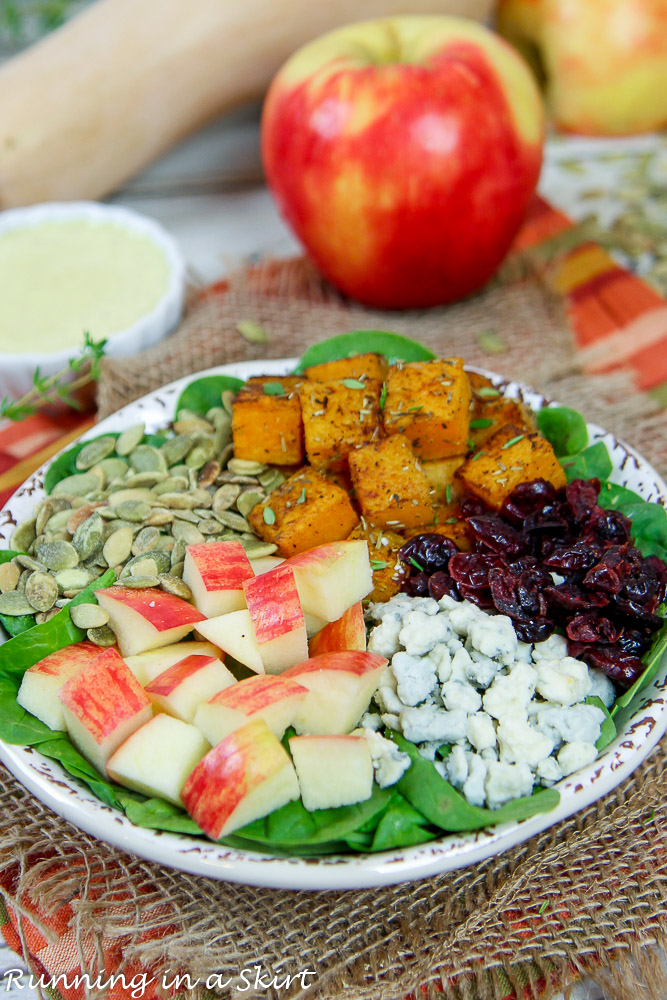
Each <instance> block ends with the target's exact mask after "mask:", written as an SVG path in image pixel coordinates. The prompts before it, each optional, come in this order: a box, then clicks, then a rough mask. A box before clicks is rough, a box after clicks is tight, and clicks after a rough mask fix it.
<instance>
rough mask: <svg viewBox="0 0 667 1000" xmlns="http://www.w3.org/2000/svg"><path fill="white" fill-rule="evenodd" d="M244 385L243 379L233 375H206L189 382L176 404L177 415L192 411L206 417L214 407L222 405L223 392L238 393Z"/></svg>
mask: <svg viewBox="0 0 667 1000" xmlns="http://www.w3.org/2000/svg"><path fill="white" fill-rule="evenodd" d="M242 385H243V379H240V378H234V376H233V375H204V376H203V377H202V378H196V379H195V380H194V381H193V382H189V383H188V384H187V385H186V387H185V389H184V390H183V392H182V393H181V395H180V396H179V397H178V402H177V403H176V410H175V413H176V415H177V416H178V414H179V413H180V412H181V410H190V411H191V412H192V413H196V414H197V415H198V416H200V417H205V416H206V414H207V413H208V411H209V410H211V409H212V408H213V407H214V406H221V405H222V394H223V392H229V391H230V390H231V391H232V392H233V393H237V392H238V391H239V389H240V388H241V386H242Z"/></svg>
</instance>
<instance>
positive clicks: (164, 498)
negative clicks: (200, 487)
mask: <svg viewBox="0 0 667 1000" xmlns="http://www.w3.org/2000/svg"><path fill="white" fill-rule="evenodd" d="M160 503H161V504H164V506H165V507H170V508H171V509H172V510H191V509H192V508H193V507H198V506H199V504H198V503H197V502H196V500H195V499H194V498H193V497H192V496H191V495H190V494H189V493H161V494H160Z"/></svg>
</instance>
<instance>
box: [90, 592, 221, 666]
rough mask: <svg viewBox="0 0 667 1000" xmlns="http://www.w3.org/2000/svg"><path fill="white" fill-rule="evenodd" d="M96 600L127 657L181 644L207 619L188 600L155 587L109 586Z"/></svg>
mask: <svg viewBox="0 0 667 1000" xmlns="http://www.w3.org/2000/svg"><path fill="white" fill-rule="evenodd" d="M95 597H96V598H97V600H98V601H99V603H100V606H101V607H102V608H104V610H105V611H106V612H107V614H108V615H109V624H110V625H111V628H112V629H113V631H114V633H115V635H116V639H117V640H118V645H119V647H120V651H121V653H122V655H123V656H132V655H134V654H135V653H143V652H145V651H146V650H147V649H157V648H158V646H168V645H169V643H171V642H178V640H179V639H182V638H183V637H184V636H186V635H187V634H188V632H191V631H192V629H193V628H194V627H195V625H197V624H198V623H199V622H201V621H203V620H204V615H203V614H202V613H201V611H197V609H196V608H193V606H192V605H191V604H188V602H187V601H183V600H182V599H181V598H180V597H175V596H174V595H173V594H167V593H165V591H164V590H157V588H155V587H146V588H144V589H142V590H134V589H133V588H131V587H116V586H114V587H108V588H107V589H106V590H96V591H95Z"/></svg>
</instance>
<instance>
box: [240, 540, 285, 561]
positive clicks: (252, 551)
mask: <svg viewBox="0 0 667 1000" xmlns="http://www.w3.org/2000/svg"><path fill="white" fill-rule="evenodd" d="M241 545H242V546H243V548H244V550H245V554H246V555H247V557H248V559H261V558H262V557H263V556H272V555H273V553H274V552H276V551H277V549H278V546H277V545H274V544H273V542H260V541H259V539H257V538H255V539H253V540H252V541H251V540H250V539H246V538H242V539H241Z"/></svg>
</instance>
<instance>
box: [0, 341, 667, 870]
mask: <svg viewBox="0 0 667 1000" xmlns="http://www.w3.org/2000/svg"><path fill="white" fill-rule="evenodd" d="M295 364H296V361H295V359H282V360H278V361H263V362H262V361H251V362H244V363H239V364H231V365H225V366H223V367H219V368H211V369H209V370H208V371H206V372H200V373H198V374H197V375H189V376H187V377H186V378H182V379H179V380H178V381H176V382H172V383H171V384H170V385H168V386H166V387H164V388H162V389H159V390H157V391H156V392H152V393H149V394H148V395H146V396H144V397H143V398H142V399H139V400H137V401H136V402H134V403H130V404H129V405H128V406H125V407H124V408H123V409H122V410H119V411H118V412H117V413H114V414H113V415H112V416H110V417H108V418H107V419H106V420H103V421H101V422H100V423H99V424H97V425H96V426H95V427H93V428H92V429H91V430H90V431H88V432H87V433H86V434H84V435H83V436H82V440H86V439H89V438H92V437H96V436H98V435H100V434H103V433H106V432H110V431H122V430H123V429H124V428H125V427H128V426H130V425H132V424H135V423H139V422H142V421H143V422H144V423H145V424H146V429H147V431H148V432H154V431H157V430H158V429H160V428H163V427H164V426H165V424H167V423H168V421H169V420H171V419H172V417H173V413H174V407H175V405H176V401H177V399H178V397H179V395H180V393H181V391H182V390H183V388H184V387H185V386H186V385H187V384H188V383H189V382H191V381H193V379H195V378H198V377H201V376H202V375H213V374H226V375H234V376H237V377H238V378H241V379H246V378H249V377H250V376H252V375H260V374H262V375H263V374H268V375H282V374H286V373H287V372H289V371H291V370H293V368H294V365H295ZM484 374H486V375H488V376H489V378H491V379H492V381H493V382H494V383H495V384H496V385H497V386H499V387H500V388H501V389H502V391H503V392H505V393H506V394H507V395H509V396H521V398H522V399H523V400H524V401H525V402H526V403H527V404H528V405H529V406H530V407H531V408H533V409H534V410H538V409H541V408H542V407H543V406H545V405H547V402H546V400H545V399H544V397H543V396H541V395H539V394H538V393H536V392H534V391H532V390H530V389H527V388H526V387H524V386H521V385H519V384H518V383H515V382H509V383H508V382H507V381H506V380H503V379H502V378H500V377H499V376H497V375H494V374H492V373H490V372H484ZM588 429H589V434H590V437H591V440H592V441H597V440H602V441H604V443H605V444H606V445H607V448H608V450H609V453H610V456H611V458H612V462H613V464H614V472H613V474H612V476H611V479H612V480H613V481H614V482H616V483H618V484H619V485H622V486H626V487H627V488H628V489H631V490H634V491H635V492H636V493H638V494H639V495H640V496H642V497H643V498H644V499H646V500H651V501H657V502H658V503H662V504H665V498H666V497H667V486H666V485H665V483H664V482H663V480H662V479H661V478H660V476H659V475H658V474H657V473H656V472H655V470H654V469H652V468H651V466H650V465H649V464H648V463H647V462H646V461H644V459H643V458H642V457H641V456H640V455H639V454H638V453H637V452H636V451H634V450H633V449H632V448H630V447H629V446H628V445H625V444H623V443H622V442H620V441H618V440H617V439H616V438H615V437H614V436H613V435H611V434H608V433H606V432H605V431H603V430H602V429H601V428H599V427H597V426H596V425H592V424H589V428H588ZM70 447H71V446H70ZM47 468H48V464H47V465H44V466H42V468H41V469H39V470H38V471H37V472H36V473H35V474H34V475H33V476H31V477H30V478H29V479H28V480H27V481H26V482H25V483H24V485H23V486H22V487H21V488H20V489H19V490H18V491H17V492H16V493H15V494H14V495H13V496H12V497H11V499H10V500H9V502H8V504H7V505H6V507H5V508H4V509H3V510H2V511H1V512H0V548H9V547H10V543H11V535H12V531H13V529H14V526H15V525H16V523H17V522H21V521H23V520H25V519H26V518H28V517H29V516H30V514H31V512H32V510H33V508H34V506H35V505H36V504H37V503H39V502H40V501H41V500H42V499H43V497H44V496H45V494H44V488H43V483H44V473H45V471H46V469H47ZM666 674H667V658H665V660H663V663H662V665H661V670H660V671H659V672H658V675H657V677H656V678H655V679H654V681H653V683H652V684H650V685H649V686H648V687H647V688H646V689H645V690H644V691H643V692H642V695H641V700H640V706H639V707H638V709H637V710H636V711H635V713H634V715H633V716H632V718H630V720H629V721H628V723H627V724H626V726H625V727H624V729H623V730H622V732H620V733H619V735H618V737H617V738H616V739H615V740H614V742H613V743H611V744H610V745H609V746H608V747H607V748H606V749H605V750H603V751H602V753H601V754H600V756H599V757H598V759H597V760H596V761H594V762H593V763H592V764H590V765H589V766H588V767H585V768H582V769H581V770H580V771H577V772H576V773H574V774H572V775H570V776H569V777H568V778H565V779H563V780H562V781H560V782H559V783H558V784H557V785H556V786H555V787H556V788H557V790H558V792H559V793H560V802H559V804H558V805H557V806H556V807H555V808H554V809H552V810H551V811H550V812H545V813H540V814H538V815H536V816H533V817H531V818H530V819H525V820H522V821H519V822H513V823H504V824H502V825H498V826H495V827H491V828H488V829H483V830H478V831H476V832H474V833H463V834H447V835H443V836H442V837H440V838H439V839H437V840H432V841H430V842H429V843H426V844H422V845H417V846H413V847H407V848H401V849H397V850H394V851H388V852H385V853H381V854H350V855H345V856H323V857H321V858H317V857H310V856H309V857H305V858H303V857H292V858H290V857H275V856H271V855H267V854H262V853H260V852H254V851H242V850H236V849H231V848H228V847H223V846H221V845H219V844H216V843H214V842H212V841H208V840H205V839H204V838H199V837H192V836H184V835H180V834H174V833H166V832H162V831H157V830H148V829H144V828H141V827H138V826H135V825H134V824H132V823H131V822H130V820H129V819H127V818H126V816H125V815H124V814H123V813H121V812H119V811H118V810H116V809H113V808H111V807H110V806H107V805H105V804H104V803H103V802H101V801H99V799H96V798H95V796H94V795H93V794H92V793H91V792H90V791H88V789H87V788H86V787H85V786H84V785H82V784H79V783H78V782H77V781H76V779H74V778H72V777H70V776H69V775H68V774H67V773H66V772H64V771H63V770H62V769H61V768H60V766H59V765H58V763H57V762H56V761H55V760H51V759H49V758H46V757H44V756H42V755H41V754H40V753H39V752H38V751H37V750H36V749H34V748H31V747H21V746H15V745H10V744H7V743H3V742H1V741H0V759H1V760H2V762H3V763H4V764H5V765H6V766H7V767H8V768H9V770H10V771H11V772H12V773H13V774H14V775H15V777H16V778H18V780H19V781H20V782H21V783H22V784H23V785H25V787H26V788H28V789H29V791H30V792H31V793H32V794H34V795H35V796H37V798H39V799H40V800H41V801H42V802H43V803H45V804H46V805H47V806H49V807H50V808H51V809H53V810H54V811H55V812H56V813H59V814H60V815H61V816H63V817H64V818H65V819H67V820H69V821H70V822H71V823H73V824H74V825H75V826H77V827H79V828H80V829H81V830H84V831H85V832H87V833H89V834H92V835H93V836H94V837H97V838H99V839H100V840H103V841H106V842H107V843H109V844H113V845H114V846H116V847H118V848H121V849H122V850H124V851H127V852H128V853H130V854H135V855H139V856H140V857H143V858H147V859H149V860H151V861H154V862H156V863H157V864H159V865H164V866H167V867H170V868H176V869H180V870H181V871H185V872H191V873H193V874H197V875H207V876H209V877H211V878H216V879H223V880H226V881H230V882H241V883H245V884H248V885H258V886H266V887H274V888H286V889H311V890H314V889H361V888H366V887H372V886H380V885H389V884H394V883H397V882H403V881H408V880H413V879H420V878H425V877H427V876H430V875H436V874H439V873H441V872H446V871H451V870H453V869H457V868H463V867H465V866H467V865H471V864H474V863H476V862H479V861H483V860H484V859H486V858H488V857H491V856H492V855H495V854H498V853H500V852H501V851H504V850H507V849H508V848H510V847H514V846H515V845H517V844H520V843H522V842H523V841H525V840H527V839H528V838H529V837H532V836H534V835H535V834H537V833H539V832H540V831H542V830H544V829H546V828H547V827H550V826H553V825H554V824H555V823H558V822H559V821H560V820H563V819H566V818H567V817H568V816H571V815H572V814H573V813H575V812H577V811H578V810H580V809H583V808H585V807H586V806H588V805H590V804H591V803H592V802H595V801H596V800H597V799H599V798H601V797H602V796H604V795H606V794H607V793H608V792H610V791H611V790H612V789H613V788H615V787H616V786H617V785H618V784H620V783H621V782H622V781H623V780H624V779H625V778H627V777H628V776H629V775H630V774H631V773H632V772H633V771H634V770H635V768H637V767H638V766H639V765H640V764H641V763H642V761H643V760H644V759H645V758H646V757H647V756H648V754H649V753H650V752H651V750H652V749H653V747H654V746H655V745H656V744H657V743H658V742H659V740H660V739H661V737H662V736H663V734H664V733H665V732H666V731H667V703H666V701H667V700H666V699H665V698H664V696H663V692H664V688H665V686H667V679H666V676H665V675H666Z"/></svg>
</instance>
